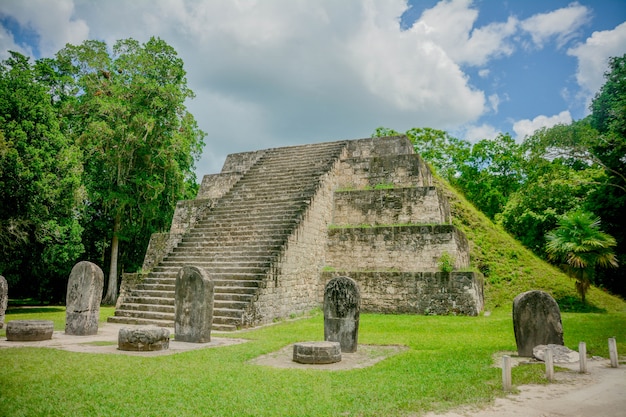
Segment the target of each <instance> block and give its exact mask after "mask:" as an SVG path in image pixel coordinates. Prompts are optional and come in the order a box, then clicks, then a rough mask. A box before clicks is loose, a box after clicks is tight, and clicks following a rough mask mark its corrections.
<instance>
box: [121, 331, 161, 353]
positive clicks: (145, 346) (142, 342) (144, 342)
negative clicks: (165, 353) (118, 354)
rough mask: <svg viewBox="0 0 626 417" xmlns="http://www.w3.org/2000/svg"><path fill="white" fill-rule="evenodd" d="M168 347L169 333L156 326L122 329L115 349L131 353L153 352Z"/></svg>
mask: <svg viewBox="0 0 626 417" xmlns="http://www.w3.org/2000/svg"><path fill="white" fill-rule="evenodd" d="M169 347H170V331H169V330H168V329H164V328H162V327H157V326H143V327H122V328H121V329H120V331H119V333H118V335H117V348H118V349H119V350H127V351H133V352H153V351H157V350H167V349H169Z"/></svg>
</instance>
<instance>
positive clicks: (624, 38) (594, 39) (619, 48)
mask: <svg viewBox="0 0 626 417" xmlns="http://www.w3.org/2000/svg"><path fill="white" fill-rule="evenodd" d="M624 53H626V22H625V23H622V24H620V25H619V26H617V27H616V28H615V29H613V30H604V31H600V32H594V33H593V34H592V35H591V37H589V38H587V39H586V40H585V42H584V43H581V44H580V45H577V46H576V47H573V48H570V49H568V51H567V54H568V55H571V56H574V57H576V58H577V59H578V67H577V69H576V81H577V82H578V84H579V85H580V87H581V88H582V93H583V95H584V96H585V99H586V100H585V101H586V102H587V104H589V103H590V101H591V99H592V98H593V97H594V95H595V94H596V93H597V92H598V90H600V87H602V85H603V84H604V81H605V80H604V73H605V72H606V71H607V69H608V59H609V58H610V57H612V56H622V55H624Z"/></svg>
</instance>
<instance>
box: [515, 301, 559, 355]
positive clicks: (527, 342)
mask: <svg viewBox="0 0 626 417" xmlns="http://www.w3.org/2000/svg"><path fill="white" fill-rule="evenodd" d="M513 331H514V333H515V342H516V344H517V353H518V355H519V356H524V357H532V356H533V348H534V347H535V346H538V345H549V344H555V345H563V325H562V323H561V311H560V310H559V305H558V304H557V302H556V301H555V300H554V298H552V296H550V294H548V293H546V292H543V291H538V290H534V291H527V292H524V293H522V294H519V295H518V296H517V297H515V299H514V300H513Z"/></svg>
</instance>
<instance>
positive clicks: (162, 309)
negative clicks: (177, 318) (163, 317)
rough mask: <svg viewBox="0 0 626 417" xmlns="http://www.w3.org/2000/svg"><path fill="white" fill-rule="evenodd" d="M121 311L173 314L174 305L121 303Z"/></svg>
mask: <svg viewBox="0 0 626 417" xmlns="http://www.w3.org/2000/svg"><path fill="white" fill-rule="evenodd" d="M122 307H123V310H127V311H154V312H159V313H172V314H174V312H175V310H174V305H173V304H172V305H163V304H137V303H123V304H122Z"/></svg>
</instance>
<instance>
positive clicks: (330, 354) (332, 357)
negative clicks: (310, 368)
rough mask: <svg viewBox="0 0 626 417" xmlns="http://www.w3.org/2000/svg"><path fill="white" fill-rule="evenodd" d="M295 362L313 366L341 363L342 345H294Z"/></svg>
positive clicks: (330, 343) (318, 343) (303, 343)
mask: <svg viewBox="0 0 626 417" xmlns="http://www.w3.org/2000/svg"><path fill="white" fill-rule="evenodd" d="M293 361H294V362H298V363H305V364H312V365H321V364H326V363H335V362H341V345H340V344H339V342H300V343H294V345H293Z"/></svg>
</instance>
